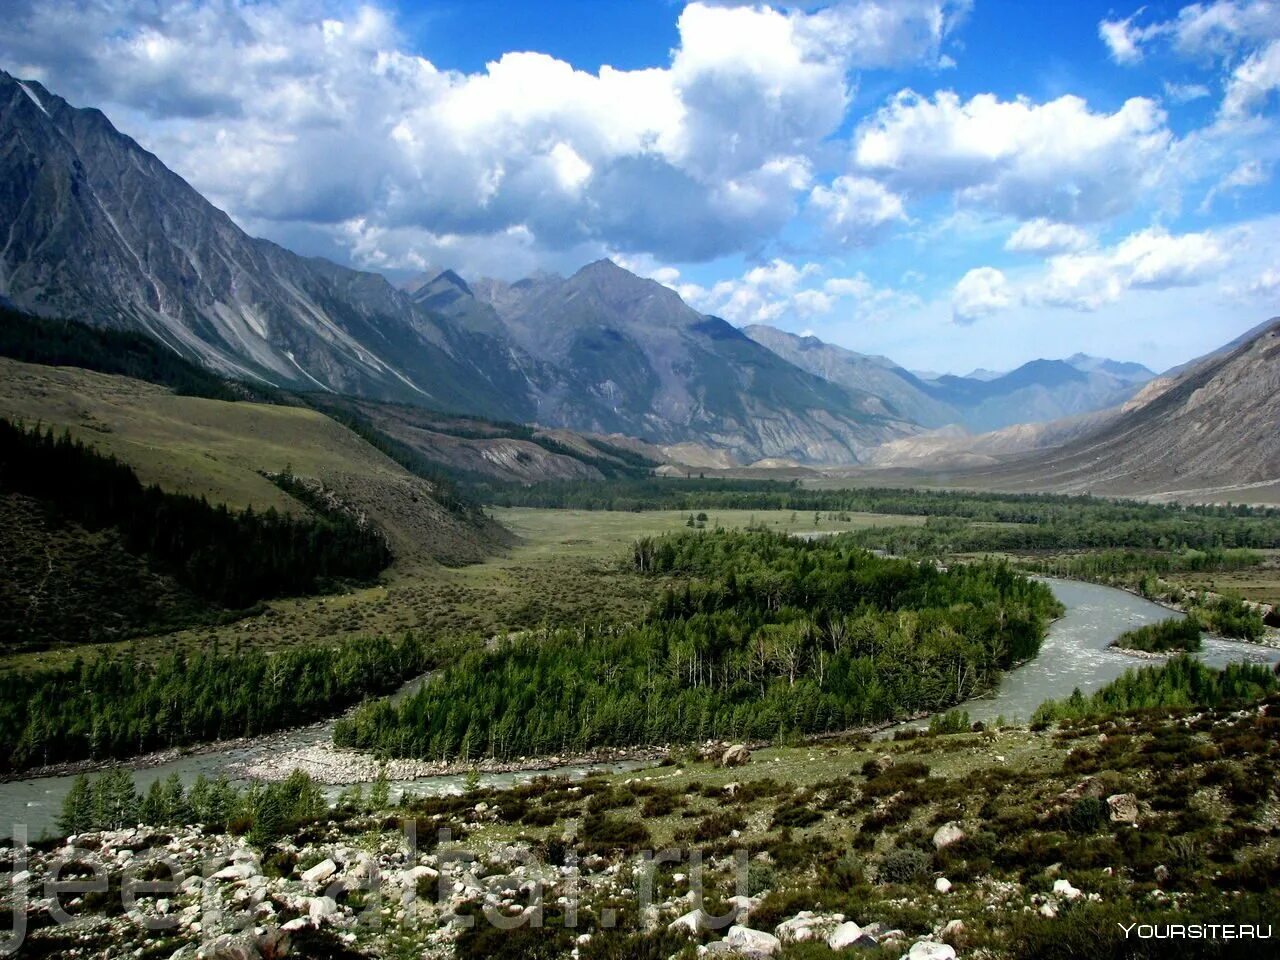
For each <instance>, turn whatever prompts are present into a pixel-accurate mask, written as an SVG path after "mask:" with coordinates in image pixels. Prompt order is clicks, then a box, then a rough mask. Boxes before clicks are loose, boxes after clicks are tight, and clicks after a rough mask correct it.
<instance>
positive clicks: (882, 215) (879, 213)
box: [809, 176, 907, 245]
mask: <svg viewBox="0 0 1280 960" xmlns="http://www.w3.org/2000/svg"><path fill="white" fill-rule="evenodd" d="M809 203H810V205H811V206H812V207H813V208H814V209H815V210H817V211H818V212H819V213H820V215H821V216H822V219H823V225H824V227H825V229H826V231H827V233H828V234H829V235H830V236H832V237H834V238H835V239H836V240H837V241H838V242H839V243H841V244H844V245H852V244H858V243H865V242H867V241H869V240H870V239H872V238H874V237H875V236H877V235H878V234H879V233H880V232H881V229H882V228H883V227H884V226H885V225H886V224H888V223H892V222H893V221H895V220H905V219H906V218H907V215H906V211H905V210H904V209H903V206H902V198H901V197H899V196H898V195H897V194H895V193H893V192H891V191H889V190H887V189H885V187H884V185H883V184H881V183H879V182H877V181H875V180H872V179H871V178H870V177H848V176H842V177H836V179H835V180H834V181H833V182H832V184H831V186H830V187H829V188H828V187H824V186H821V185H819V186H816V187H814V188H813V192H812V193H810V195H809Z"/></svg>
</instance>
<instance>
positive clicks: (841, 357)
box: [744, 325, 1153, 433]
mask: <svg viewBox="0 0 1280 960" xmlns="http://www.w3.org/2000/svg"><path fill="white" fill-rule="evenodd" d="M744 332H745V333H747V334H748V335H749V336H750V337H752V339H754V340H756V341H757V342H759V343H761V344H763V345H764V346H766V347H768V348H769V349H770V350H773V351H774V352H775V353H777V354H778V355H779V356H781V357H783V358H785V359H787V360H789V361H790V362H791V363H794V364H796V365H797V366H799V367H801V368H803V369H805V370H808V371H809V372H810V373H813V374H816V375H818V376H820V377H824V378H826V379H828V380H831V381H832V382H834V383H838V384H840V385H842V386H844V387H847V388H849V389H852V390H865V391H867V392H870V393H872V394H875V395H877V396H879V397H881V398H882V399H883V400H884V401H885V403H886V405H888V406H889V407H890V408H891V409H894V410H896V411H898V412H899V413H900V414H901V415H903V416H905V417H908V418H910V419H913V420H915V421H916V422H918V423H920V424H923V425H924V426H926V427H941V426H945V425H948V424H956V425H960V426H963V427H964V428H965V429H966V430H968V431H970V432H974V433H987V432H990V431H994V430H1000V429H1002V428H1004V427H1009V426H1013V425H1015V424H1021V423H1043V422H1048V421H1053V420H1060V419H1062V418H1064V417H1074V416H1079V415H1081V414H1087V413H1093V412H1095V411H1098V410H1105V409H1107V408H1109V407H1113V406H1116V405H1118V404H1121V403H1123V402H1124V401H1125V400H1127V399H1129V398H1130V397H1131V396H1133V394H1134V393H1135V392H1137V390H1138V389H1139V388H1140V387H1141V385H1142V384H1143V383H1145V382H1146V381H1147V380H1149V379H1150V378H1151V377H1152V376H1153V374H1152V373H1151V371H1150V370H1147V369H1146V368H1145V367H1143V366H1141V365H1140V364H1136V363H1119V362H1117V361H1114V360H1106V359H1101V358H1096V357H1089V356H1086V355H1084V354H1077V355H1076V356H1074V357H1071V358H1069V359H1067V360H1032V361H1031V362H1029V363H1025V364H1023V365H1022V366H1020V367H1018V368H1017V369H1016V370H1011V371H1009V372H1008V373H995V372H993V371H989V370H981V369H980V370H975V371H974V372H973V373H972V374H970V375H968V376H964V377H958V376H955V375H953V374H943V375H941V376H937V377H934V378H933V379H925V378H922V377H919V376H917V375H915V374H913V373H911V372H909V371H907V370H904V369H903V368H902V367H899V366H897V365H896V364H894V363H893V362H892V361H890V360H886V359H885V358H883V357H871V356H867V355H865V354H860V353H855V352H853V351H852V350H846V349H844V348H843V347H837V346H835V345H833V344H829V343H824V342H822V341H821V340H819V339H818V338H816V337H799V336H796V335H795V334H791V333H786V332H784V331H782V330H777V329H775V328H773V327H768V326H762V325H757V326H752V327H748V328H746V329H745V331H744Z"/></svg>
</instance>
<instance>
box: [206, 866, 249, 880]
mask: <svg viewBox="0 0 1280 960" xmlns="http://www.w3.org/2000/svg"><path fill="white" fill-rule="evenodd" d="M255 872H256V871H255V870H254V868H253V864H252V863H245V862H240V863H233V864H231V866H229V867H223V868H222V869H221V870H219V871H218V872H217V873H215V874H214V875H213V878H212V879H214V880H247V879H249V878H250V877H252V876H253V875H254V873H255Z"/></svg>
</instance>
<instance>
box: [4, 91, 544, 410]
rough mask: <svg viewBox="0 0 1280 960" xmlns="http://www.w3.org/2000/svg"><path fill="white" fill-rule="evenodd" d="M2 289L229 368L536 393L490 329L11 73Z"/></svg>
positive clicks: (369, 391) (370, 386) (522, 403)
mask: <svg viewBox="0 0 1280 960" xmlns="http://www.w3.org/2000/svg"><path fill="white" fill-rule="evenodd" d="M0 220H3V222H5V223H6V224H7V225H8V228H9V232H8V240H7V243H6V244H5V246H4V248H3V251H2V252H0V295H2V296H4V297H5V298H6V299H7V300H9V301H11V302H12V303H14V304H15V305H17V306H18V307H20V308H24V309H28V310H31V311H32V312H35V313H40V314H43V315H57V316H69V317H76V318H79V319H85V320H88V321H90V322H92V323H94V324H96V325H100V326H107V327H116V328H134V329H140V330H143V331H145V332H147V333H149V334H151V335H152V336H154V337H156V338H157V339H159V340H161V341H163V342H164V343H166V344H168V345H169V346H170V347H172V348H173V349H175V350H177V351H178V352H180V353H182V354H183V355H185V356H187V357H190V358H194V359H199V360H200V361H202V362H203V363H205V364H207V365H208V366H210V367H212V368H214V369H215V370H218V371H220V372H223V373H226V374H230V375H234V376H239V377H243V378H251V379H252V378H256V379H260V380H265V381H267V382H270V383H273V384H280V385H286V386H292V387H296V388H300V389H308V390H316V389H322V390H331V391H337V392H347V393H357V394H361V395H365V396H373V397H385V398H394V399H401V400H408V401H412V402H417V403H423V404H429V405H434V406H439V407H442V408H445V409H460V408H465V409H468V410H470V411H472V412H478V413H484V414H487V415H494V416H506V417H512V418H520V417H523V416H524V415H526V414H527V413H528V412H529V411H528V402H527V388H526V386H525V384H524V382H523V379H522V378H521V377H520V375H519V373H518V371H516V370H514V369H513V368H511V366H510V365H509V364H508V363H506V361H505V353H504V351H502V350H495V349H493V347H492V344H491V343H490V342H489V340H488V338H487V337H484V336H483V334H479V333H476V332H473V331H465V330H459V329H456V328H454V327H452V326H451V325H449V324H447V323H445V322H443V321H441V320H440V319H439V318H437V317H435V316H433V315H432V314H431V313H429V312H428V311H426V310H422V309H420V308H419V307H418V306H416V305H415V304H414V303H413V302H412V300H411V299H410V298H409V297H408V295H407V294H405V293H403V292H402V291H399V290H397V289H395V288H394V287H392V286H391V285H390V284H389V283H387V281H386V280H385V279H384V278H383V277H381V276H379V275H377V274H371V273H361V272H359V271H355V270H349V269H347V268H344V267H340V266H338V265H336V264H333V263H330V262H328V261H325V260H321V259H314V258H312V259H308V258H303V257H300V256H297V255H296V254H293V253H290V252H289V251H288V250H285V249H283V248H282V247H279V246H276V245H275V244H273V243H270V242H268V241H265V240H257V239H254V238H252V237H249V236H248V235H246V234H245V233H244V232H243V231H242V230H240V228H239V227H237V226H236V225H235V224H234V223H233V222H232V221H231V219H230V218H229V217H228V216H227V215H226V214H224V213H222V212H221V211H220V210H218V209H216V208H215V207H214V206H212V205H211V204H210V203H208V202H207V201H206V200H205V199H204V198H203V197H201V196H200V195H199V194H198V193H197V192H196V191H195V190H193V189H192V188H191V187H190V186H189V185H188V184H187V183H186V182H185V181H184V180H182V178H181V177H178V176H177V175H176V174H174V173H172V172H171V171H170V170H168V169H167V168H166V167H165V166H164V165H163V164H162V163H161V162H160V161H159V160H158V159H157V158H156V157H155V156H153V155H152V154H150V153H148V152H147V151H145V150H143V149H142V148H141V147H140V146H139V145H138V144H137V143H135V142H134V141H133V140H131V139H130V138H129V137H126V136H124V135H123V134H121V133H119V132H118V131H117V130H116V129H115V128H114V127H113V126H112V125H111V123H110V121H108V120H107V118H106V117H105V116H104V115H103V114H102V113H101V112H100V111H97V110H93V109H76V108H73V107H71V106H70V105H69V104H67V102H66V101H65V100H63V99H61V98H60V97H56V96H54V95H52V94H51V93H49V91H47V90H46V89H44V88H43V87H42V86H40V85H39V84H37V83H33V82H20V81H18V80H15V79H14V78H13V77H11V76H9V75H8V74H6V73H3V72H0Z"/></svg>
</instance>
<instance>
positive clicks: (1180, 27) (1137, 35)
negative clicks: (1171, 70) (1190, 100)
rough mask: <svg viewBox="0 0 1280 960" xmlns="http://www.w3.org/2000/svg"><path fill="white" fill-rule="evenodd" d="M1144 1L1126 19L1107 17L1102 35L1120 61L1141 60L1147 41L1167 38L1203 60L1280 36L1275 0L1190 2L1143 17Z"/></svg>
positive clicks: (1180, 49)
mask: <svg viewBox="0 0 1280 960" xmlns="http://www.w3.org/2000/svg"><path fill="white" fill-rule="evenodd" d="M1145 11H1146V8H1145V7H1143V8H1141V9H1139V10H1138V11H1137V13H1135V14H1133V15H1132V16H1130V17H1127V18H1125V19H1123V20H1103V21H1102V22H1101V23H1099V24H1098V36H1099V37H1100V38H1101V39H1102V42H1103V43H1104V44H1106V46H1107V49H1108V51H1109V52H1110V54H1111V57H1112V59H1113V60H1115V61H1116V62H1117V63H1123V64H1134V63H1137V62H1139V61H1140V60H1142V58H1143V55H1144V50H1143V48H1144V47H1147V46H1151V45H1152V44H1156V43H1167V44H1169V46H1170V47H1171V48H1172V49H1173V50H1174V51H1175V52H1177V53H1179V54H1182V55H1183V56H1186V57H1191V58H1196V59H1201V60H1224V59H1228V58H1231V57H1233V56H1235V55H1237V54H1239V53H1240V51H1241V50H1242V49H1244V48H1248V47H1249V46H1251V45H1254V44H1257V43H1258V42H1262V41H1266V40H1270V39H1275V38H1277V37H1280V2H1277V0H1215V2H1213V3H1190V4H1187V5H1186V6H1184V7H1183V8H1182V9H1181V10H1179V11H1178V14H1177V16H1175V17H1172V18H1171V19H1168V20H1150V21H1148V22H1146V23H1139V22H1138V20H1139V18H1140V17H1141V16H1142V14H1143V13H1144V12H1145Z"/></svg>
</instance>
